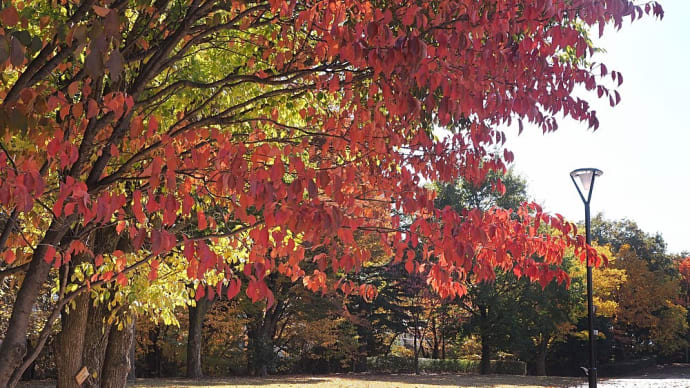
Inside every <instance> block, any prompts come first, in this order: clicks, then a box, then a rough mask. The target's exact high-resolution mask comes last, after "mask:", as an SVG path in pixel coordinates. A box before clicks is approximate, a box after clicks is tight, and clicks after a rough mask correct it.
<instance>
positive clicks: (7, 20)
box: [0, 3, 19, 28]
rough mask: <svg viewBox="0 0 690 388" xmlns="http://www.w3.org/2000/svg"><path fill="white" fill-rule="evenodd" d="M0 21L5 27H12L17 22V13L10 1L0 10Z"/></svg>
mask: <svg viewBox="0 0 690 388" xmlns="http://www.w3.org/2000/svg"><path fill="white" fill-rule="evenodd" d="M0 21H1V22H2V25H3V27H5V28H7V27H13V26H14V25H15V24H17V23H19V13H17V9H16V8H14V6H13V5H12V3H9V5H8V6H7V7H6V8H5V9H3V10H2V11H0Z"/></svg>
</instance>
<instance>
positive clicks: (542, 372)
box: [537, 350, 546, 376]
mask: <svg viewBox="0 0 690 388" xmlns="http://www.w3.org/2000/svg"><path fill="white" fill-rule="evenodd" d="M537 376H546V351H541V350H540V351H539V352H538V353H537Z"/></svg>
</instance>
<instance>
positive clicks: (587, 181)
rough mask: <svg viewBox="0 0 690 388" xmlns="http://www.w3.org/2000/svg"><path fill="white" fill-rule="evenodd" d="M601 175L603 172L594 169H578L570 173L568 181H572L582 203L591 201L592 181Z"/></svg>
mask: <svg viewBox="0 0 690 388" xmlns="http://www.w3.org/2000/svg"><path fill="white" fill-rule="evenodd" d="M602 174H603V172H602V171H601V170H599V169H596V168H578V169H577V170H573V171H572V172H571V173H570V179H572V180H573V183H574V184H575V187H576V188H577V192H578V194H580V198H582V202H584V203H589V200H590V199H592V188H593V187H594V180H595V179H596V177H598V176H601V175H602ZM575 178H578V179H579V181H580V184H578V183H577V180H575Z"/></svg>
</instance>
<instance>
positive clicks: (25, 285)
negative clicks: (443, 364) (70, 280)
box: [0, 0, 662, 386]
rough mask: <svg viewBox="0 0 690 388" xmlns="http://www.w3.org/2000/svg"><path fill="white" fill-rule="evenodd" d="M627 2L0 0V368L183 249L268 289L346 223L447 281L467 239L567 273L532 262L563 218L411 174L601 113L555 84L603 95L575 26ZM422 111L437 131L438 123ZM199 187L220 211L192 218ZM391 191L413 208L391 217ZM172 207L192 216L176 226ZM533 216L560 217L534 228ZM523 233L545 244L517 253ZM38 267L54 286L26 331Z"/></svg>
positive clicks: (17, 367) (345, 233)
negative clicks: (446, 197) (13, 288)
mask: <svg viewBox="0 0 690 388" xmlns="http://www.w3.org/2000/svg"><path fill="white" fill-rule="evenodd" d="M645 13H654V14H655V15H659V16H661V15H662V10H661V7H660V6H659V5H658V4H657V3H655V2H651V3H647V4H641V5H636V4H633V3H632V2H630V1H628V0H607V1H604V2H598V1H591V0H576V1H573V2H555V3H553V2H546V1H537V2H533V1H517V0H516V1H486V2H484V3H482V4H476V3H474V2H471V3H469V2H463V1H441V2H436V1H434V2H426V1H421V2H417V3H407V4H404V5H400V4H397V3H390V4H388V3H383V4H374V3H371V2H369V1H367V0H344V1H340V2H335V1H300V2H296V1H294V2H283V1H277V0H269V1H266V2H264V1H257V2H253V1H250V2H239V1H227V2H220V3H219V2H215V1H205V0H192V1H191V2H180V1H177V0H156V1H152V2H138V3H130V2H126V1H121V0H114V1H106V2H102V1H95V0H83V1H81V2H79V3H78V4H73V3H65V2H63V3H50V4H48V3H45V4H36V5H34V4H32V5H31V6H29V5H27V4H25V3H23V2H18V1H8V2H5V3H3V8H2V10H1V11H0V20H1V21H2V29H1V30H0V71H2V78H1V82H2V87H1V88H0V99H2V102H1V105H0V122H1V123H2V124H1V125H0V128H1V129H0V146H1V147H0V151H2V152H0V182H1V183H0V209H1V210H0V212H1V213H2V214H3V216H2V219H3V220H4V222H3V224H2V232H0V256H1V257H2V265H3V266H2V271H3V275H4V274H10V273H11V276H16V277H20V278H21V279H22V282H21V287H20V289H19V290H18V292H17V297H16V299H15V301H14V303H13V305H12V306H11V309H12V312H11V315H10V318H9V322H8V326H7V331H6V332H5V334H4V338H3V342H2V345H1V346H0V385H1V386H12V385H15V384H16V382H17V381H18V379H19V377H20V376H21V375H22V373H23V371H24V370H25V369H26V367H27V366H28V365H29V364H30V363H31V361H32V360H33V359H35V358H36V356H37V355H38V353H39V352H40V350H41V348H42V345H41V344H42V343H45V340H46V339H47V337H48V335H49V333H50V330H51V327H52V326H53V323H54V322H55V320H56V319H57V317H58V315H59V314H60V311H62V310H63V309H64V307H65V306H66V305H67V304H68V303H70V302H72V301H73V300H75V299H76V298H77V297H79V296H80V295H82V294H83V293H84V292H86V291H88V290H89V289H91V288H93V287H97V286H101V285H105V284H106V283H113V282H117V283H119V284H120V285H126V284H127V283H128V282H129V281H130V276H131V275H132V273H134V272H137V271H139V270H141V269H142V268H145V267H150V268H151V269H152V270H154V271H153V272H154V273H155V269H156V268H158V266H159V265H160V263H161V262H162V261H166V260H168V259H169V257H170V256H172V255H174V254H178V253H181V254H182V255H183V256H184V257H185V258H186V260H187V266H188V268H189V272H190V273H191V274H193V275H195V277H197V278H202V277H203V274H204V273H206V272H207V271H209V270H211V269H213V270H215V271H217V272H218V273H220V274H222V275H223V276H224V278H225V280H224V282H223V283H224V284H226V285H230V286H229V287H228V292H230V294H231V295H232V294H233V293H235V292H236V291H237V290H238V289H239V287H240V284H239V281H240V279H242V280H243V283H245V284H246V294H247V295H248V296H249V297H250V298H251V299H252V300H253V301H259V300H262V299H263V300H266V302H267V304H268V305H272V304H273V303H274V297H273V295H272V292H271V290H270V289H269V288H268V287H267V286H266V283H265V282H264V279H265V277H266V276H267V275H269V274H271V273H274V272H277V271H278V272H281V273H283V274H285V275H286V276H288V277H290V278H292V279H295V280H299V279H303V280H304V281H306V282H307V283H308V284H310V285H311V287H314V288H321V287H323V286H326V284H325V283H324V277H323V276H322V275H321V274H322V273H323V271H321V270H318V271H319V272H317V270H314V271H312V272H311V273H306V272H304V271H303V270H302V269H301V268H300V263H301V262H302V259H303V258H304V256H305V251H307V250H312V249H316V248H324V249H327V250H329V251H330V252H333V253H335V252H344V254H342V255H338V256H336V255H332V256H330V257H329V258H330V259H331V261H330V263H327V264H329V266H330V267H332V268H333V269H334V270H336V271H337V270H339V269H352V268H355V267H357V266H360V265H361V264H362V263H363V262H365V261H366V260H367V259H368V257H369V256H368V253H367V252H366V250H363V249H359V248H358V247H357V246H356V244H355V242H354V239H353V237H352V236H353V232H354V231H355V230H359V231H362V232H367V233H376V234H379V235H380V238H381V239H382V240H383V241H384V242H385V244H384V245H385V246H386V247H387V249H390V251H391V252H392V253H394V255H395V258H396V260H402V259H404V258H405V257H406V256H407V253H406V252H407V251H408V250H409V246H410V245H415V246H416V244H417V241H419V240H420V239H421V240H424V241H427V242H428V245H429V246H430V247H434V248H433V249H431V250H429V251H428V252H425V253H424V254H423V255H422V256H421V257H420V260H421V261H422V262H423V261H425V260H427V259H428V258H429V257H432V256H433V257H438V258H441V260H439V261H438V262H437V263H435V264H434V265H433V268H432V269H431V270H429V272H428V276H429V277H430V280H429V281H430V284H432V286H433V287H434V289H435V290H436V292H438V293H439V294H440V295H441V296H443V297H446V296H457V295H462V294H463V293H464V292H465V291H464V288H463V287H462V285H461V283H459V282H457V281H455V280H454V279H456V278H462V277H464V276H465V274H466V272H467V271H469V270H470V267H471V266H472V265H473V264H472V260H474V259H477V260H478V263H479V264H480V265H481V269H482V270H481V271H478V272H476V274H477V276H478V278H480V279H481V278H486V277H490V276H491V273H492V268H493V267H495V266H502V267H506V268H509V267H512V266H516V267H521V266H524V265H527V266H528V267H529V268H531V269H532V271H531V272H529V273H528V274H529V275H530V277H531V278H533V279H551V278H552V277H554V276H556V275H558V276H562V273H561V272H559V271H554V270H551V269H550V267H549V266H548V265H547V264H550V263H557V262H558V261H559V260H560V257H561V256H562V252H563V250H564V249H565V247H566V246H568V245H576V249H577V251H578V252H577V253H578V254H579V253H581V252H582V251H583V250H584V249H585V248H584V244H583V243H582V239H575V238H574V237H573V233H574V228H573V227H572V226H571V225H570V224H567V223H562V222H561V221H560V220H559V219H557V218H552V217H549V216H547V215H544V214H542V213H541V211H540V210H539V209H538V208H536V207H534V206H531V207H529V206H528V207H524V208H522V209H521V210H520V211H518V212H517V217H515V216H511V215H509V214H508V213H507V212H504V211H500V210H495V211H492V212H488V213H484V214H479V213H477V212H473V211H467V212H465V213H461V214H458V213H457V212H456V211H453V210H449V209H446V210H438V209H434V207H433V200H432V199H433V196H432V194H431V192H430V191H429V190H428V189H426V188H423V187H421V186H420V185H419V184H418V183H419V179H420V178H424V179H427V180H429V181H451V180H453V179H456V178H458V177H460V176H462V177H463V178H465V179H467V180H468V181H481V180H482V179H483V177H484V176H485V175H486V173H487V172H488V171H490V170H492V169H494V170H500V169H502V168H503V165H504V161H503V160H492V161H491V162H490V163H482V161H484V160H485V156H486V155H487V149H489V148H491V147H493V146H494V145H496V144H501V143H502V141H503V140H504V139H505V137H504V135H503V133H501V132H500V131H498V130H497V129H496V128H497V127H498V126H500V125H501V124H505V123H508V122H510V121H512V120H518V122H519V123H520V124H521V123H522V121H523V120H527V121H530V122H533V123H535V124H537V125H538V126H540V127H541V128H542V129H543V130H544V131H552V130H555V129H556V128H557V124H556V120H555V118H554V117H555V116H556V115H557V114H564V115H565V116H567V117H571V118H573V119H575V120H578V121H582V122H585V123H587V124H589V125H590V126H592V127H595V128H596V126H597V119H596V115H595V113H594V112H593V111H592V110H591V109H590V108H589V105H588V104H587V103H586V102H585V101H583V100H580V99H579V98H575V97H573V96H572V95H571V92H572V90H573V87H574V86H575V85H582V86H584V87H585V88H586V89H587V90H590V91H595V90H596V92H597V93H598V95H599V96H607V97H608V98H609V99H610V100H611V103H612V105H615V104H616V103H617V102H618V100H619V95H618V93H617V92H616V91H615V90H613V89H612V88H611V86H610V85H609V83H608V81H606V80H605V78H604V77H608V76H610V77H611V78H613V81H617V82H618V83H620V82H621V81H622V77H621V76H620V74H619V73H617V72H615V71H609V70H608V69H607V68H606V67H605V66H604V65H603V64H594V63H591V62H590V61H589V60H588V58H589V56H590V54H591V52H592V48H591V47H590V46H589V44H588V39H587V35H586V34H587V32H586V29H587V27H590V26H595V25H598V26H599V28H600V30H601V31H603V27H604V25H605V24H607V23H613V24H614V25H616V26H618V27H620V25H621V24H622V22H623V18H624V17H626V16H630V17H631V18H632V19H635V18H637V17H639V16H642V15H643V14H645ZM459 123H462V126H460V125H459ZM439 125H440V126H444V127H448V128H451V129H455V131H454V133H453V135H452V136H450V137H448V138H446V139H442V140H439V139H436V138H434V137H433V135H432V128H434V127H436V126H439ZM511 158H512V156H511V154H510V153H509V152H506V153H505V159H506V160H510V159H511ZM500 187H501V186H500V184H497V188H498V189H500ZM202 199H203V200H202ZM206 199H208V201H212V202H213V206H214V207H217V206H221V207H223V208H225V209H227V216H228V219H231V220H233V223H234V226H233V227H232V228H229V229H228V228H223V229H220V228H218V227H217V225H213V223H212V222H210V221H208V222H207V220H206V217H205V211H206V210H207V208H208V207H209V203H208V202H207V201H206ZM380 202H384V203H386V204H387V206H384V207H383V209H386V211H381V210H380V209H381V207H374V206H372V204H374V203H377V204H378V203H380ZM390 208H396V209H398V210H399V211H401V212H403V213H404V214H406V215H408V216H410V217H413V218H414V220H415V221H414V222H413V223H412V224H411V225H410V227H409V228H408V229H406V230H404V229H403V228H402V227H401V225H400V223H399V221H398V220H397V219H396V218H392V217H391V215H390V212H389V211H388V210H389V209H390ZM190 220H193V221H194V222H195V224H196V225H197V226H198V229H199V230H200V231H202V232H203V233H200V234H196V235H193V236H190V235H187V234H186V233H184V231H181V230H179V229H178V228H177V226H179V225H181V224H185V223H188V221H190ZM539 222H543V223H548V224H551V225H552V226H553V227H554V228H556V229H559V230H561V231H562V232H563V234H562V235H560V236H559V238H556V239H554V238H545V236H544V235H543V234H542V233H540V232H539V230H538V228H536V227H534V226H535V225H534V224H535V223H539ZM104 226H114V227H115V231H116V233H117V234H118V235H119V237H120V238H126V239H127V240H129V241H130V243H131V255H132V256H131V257H132V258H136V259H135V260H134V261H133V262H130V261H129V260H125V259H124V258H123V257H125V255H127V254H129V253H127V252H124V251H122V250H121V249H115V250H114V251H110V252H108V250H110V249H108V250H106V251H104V252H102V253H101V254H96V253H95V252H97V251H99V250H98V248H99V242H98V241H96V240H94V238H93V237H94V233H96V231H97V230H100V229H102V228H103V227H104ZM336 237H337V238H336ZM219 240H224V241H225V243H226V244H229V245H231V246H233V247H238V246H247V247H248V250H249V255H248V259H247V263H246V265H245V266H244V269H243V274H242V275H241V276H240V275H239V274H238V273H237V272H236V271H233V269H232V268H230V267H229V266H228V265H227V263H225V262H224V261H223V260H222V258H221V257H219V255H218V254H217V253H215V252H214V251H213V250H212V249H211V248H210V245H214V244H215V243H216V242H218V241H219ZM90 241H93V243H90ZM85 242H86V243H85ZM477 252H480V254H479V255H478V254H476V253H477ZM536 252H546V253H547V255H546V258H545V259H546V260H545V265H537V266H533V265H532V263H531V261H530V260H531V259H530V257H531V255H532V254H533V253H536ZM77 257H81V258H80V259H79V260H81V261H82V262H88V263H91V264H92V265H94V268H96V271H95V272H94V274H93V275H91V276H89V277H88V278H85V279H84V281H83V283H82V284H81V285H79V286H78V287H77V288H75V289H69V290H68V289H66V288H65V285H66V282H65V281H64V279H62V278H60V277H59V276H56V275H51V268H53V267H54V268H60V269H61V270H62V273H63V274H64V273H69V271H68V267H70V266H71V265H72V260H73V259H75V260H76V258H77ZM322 260H323V261H325V260H326V256H324V257H321V258H319V259H318V260H317V261H322ZM106 264H111V266H107V265H106ZM45 284H54V285H55V286H56V289H58V292H57V293H56V295H57V298H56V299H57V300H56V301H55V306H54V310H53V312H52V313H51V314H50V316H49V319H48V321H47V324H46V325H45V328H44V329H43V330H44V331H43V332H42V333H41V335H40V340H39V346H37V347H36V348H35V349H33V350H32V351H31V352H30V353H27V348H26V335H27V330H28V327H29V325H28V323H29V320H30V315H31V311H32V309H33V306H34V305H35V304H36V302H37V300H38V299H39V297H41V291H42V290H43V286H44V285H45ZM339 286H340V287H343V288H344V289H346V290H348V291H349V290H351V289H353V285H352V284H349V283H341V284H339ZM355 289H358V288H355ZM207 291H210V288H209V289H207ZM361 291H362V292H364V293H369V294H372V296H373V292H374V291H373V289H372V288H370V287H369V288H367V287H362V288H361ZM109 383H112V384H115V383H114V382H112V381H111V382H109Z"/></svg>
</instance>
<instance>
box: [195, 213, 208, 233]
mask: <svg viewBox="0 0 690 388" xmlns="http://www.w3.org/2000/svg"><path fill="white" fill-rule="evenodd" d="M196 219H197V226H198V228H199V230H204V229H206V227H207V224H206V215H204V211H203V210H197V211H196Z"/></svg>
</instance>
